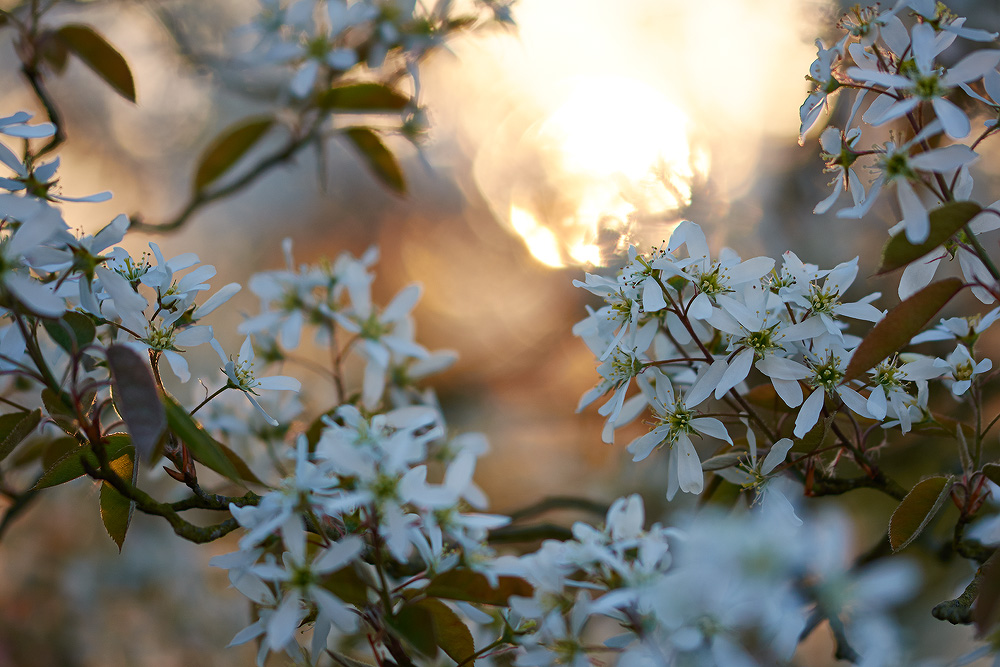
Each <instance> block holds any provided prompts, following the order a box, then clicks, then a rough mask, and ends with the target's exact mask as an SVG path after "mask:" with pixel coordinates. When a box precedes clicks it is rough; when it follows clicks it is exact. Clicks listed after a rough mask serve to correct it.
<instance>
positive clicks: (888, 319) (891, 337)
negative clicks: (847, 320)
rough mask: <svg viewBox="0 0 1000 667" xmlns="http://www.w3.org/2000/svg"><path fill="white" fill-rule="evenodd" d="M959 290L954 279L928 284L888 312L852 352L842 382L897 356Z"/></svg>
mask: <svg viewBox="0 0 1000 667" xmlns="http://www.w3.org/2000/svg"><path fill="white" fill-rule="evenodd" d="M962 287H964V283H963V282H962V281H961V280H960V279H958V278H947V279H945V280H941V281H939V282H936V283H931V284H930V285H928V286H927V287H925V288H923V289H922V290H920V291H919V292H917V293H916V294H914V295H913V296H911V297H910V298H909V299H906V300H905V301H903V302H902V303H901V304H899V305H898V306H896V307H895V308H893V309H892V310H890V311H889V312H888V313H887V314H886V316H885V317H883V318H882V319H881V320H880V321H879V322H878V324H876V325H875V327H874V328H873V329H872V330H871V331H870V332H868V335H867V336H865V338H864V340H862V341H861V344H860V345H858V347H857V349H855V350H854V354H853V355H852V356H851V361H850V363H849V364H847V370H846V372H845V373H844V380H843V381H844V382H847V381H848V380H853V379H854V378H856V377H858V376H859V375H861V374H862V373H864V372H865V371H867V370H868V369H869V368H872V367H874V366H875V364H877V363H879V362H880V361H882V360H883V359H886V358H888V357H890V356H892V355H893V354H896V353H897V352H899V351H900V350H901V349H902V348H903V347H905V346H906V345H907V344H908V343H909V342H910V339H911V338H913V337H914V336H916V335H917V334H918V333H920V330H921V329H923V328H924V326H926V325H927V323H928V322H930V321H931V318H932V317H934V316H935V315H936V314H937V312H938V311H939V310H941V309H942V308H944V306H945V304H947V303H948V302H949V301H951V299H952V297H954V296H955V295H956V294H958V293H959V291H961V289H962Z"/></svg>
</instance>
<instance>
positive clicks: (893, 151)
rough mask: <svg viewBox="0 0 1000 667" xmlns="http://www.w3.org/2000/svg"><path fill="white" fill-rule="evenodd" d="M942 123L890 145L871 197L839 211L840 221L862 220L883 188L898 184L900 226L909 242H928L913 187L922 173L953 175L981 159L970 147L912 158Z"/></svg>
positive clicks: (926, 224) (926, 223) (938, 150)
mask: <svg viewBox="0 0 1000 667" xmlns="http://www.w3.org/2000/svg"><path fill="white" fill-rule="evenodd" d="M940 127H941V125H940V122H939V121H933V122H931V123H929V124H928V125H927V126H926V127H925V128H924V129H923V130H922V131H921V132H920V133H919V134H917V135H916V136H915V137H914V138H913V139H911V140H910V141H908V142H906V143H905V144H903V145H902V146H899V147H897V146H896V145H895V144H894V143H893V142H891V141H890V142H887V143H886V145H885V150H884V152H883V153H882V154H881V155H880V156H879V161H878V165H877V167H876V170H877V172H878V176H877V177H876V178H875V181H874V182H873V183H872V185H871V188H869V190H868V196H867V197H866V198H865V200H864V201H862V202H861V203H860V204H859V205H857V206H854V207H852V208H848V209H842V210H840V211H838V212H837V217H841V218H862V217H864V215H865V214H866V213H867V212H868V210H869V209H870V208H871V206H872V204H873V203H874V202H875V200H876V199H877V198H878V195H879V193H880V192H881V190H882V187H883V185H885V184H886V183H895V185H896V197H897V200H898V202H899V208H900V210H901V211H902V212H903V220H902V222H901V225H902V227H903V229H904V230H905V232H906V238H907V240H908V241H909V242H910V243H913V244H918V243H923V242H924V241H925V240H927V236H928V234H930V221H929V219H928V216H927V209H926V207H925V206H924V204H923V202H921V201H920V197H919V196H918V194H917V192H916V191H915V190H914V184H921V183H922V180H921V178H922V177H921V175H920V173H919V172H931V173H936V174H944V173H949V172H953V171H955V170H958V169H960V168H961V167H964V166H966V165H968V164H969V163H971V162H973V161H974V160H976V159H977V158H978V157H979V156H978V154H977V153H976V152H975V151H973V150H972V149H971V148H969V147H968V146H965V145H963V144H953V145H951V146H945V147H944V148H933V149H931V150H929V151H925V152H923V153H918V154H916V155H910V151H911V150H912V149H913V147H914V146H916V145H918V144H919V143H920V142H921V141H923V140H925V139H927V138H928V137H930V136H932V135H933V134H935V133H936V132H937V131H939V129H940Z"/></svg>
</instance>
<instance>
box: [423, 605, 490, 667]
mask: <svg viewBox="0 0 1000 667" xmlns="http://www.w3.org/2000/svg"><path fill="white" fill-rule="evenodd" d="M414 605H415V606H420V607H423V608H424V609H426V610H427V612H428V613H429V614H430V616H431V625H432V626H433V628H434V637H435V639H437V645H438V647H440V649H441V650H442V651H444V652H445V653H447V654H448V657H449V658H451V659H452V660H454V661H455V662H459V663H460V662H462V661H463V660H465V659H466V658H468V657H469V656H471V655H472V654H473V653H475V652H476V647H475V645H474V643H473V641H472V633H471V632H469V628H468V627H467V626H466V625H465V623H463V622H462V619H461V618H459V617H458V614H456V613H455V612H453V611H452V610H451V609H450V608H449V607H448V605H446V604H445V603H443V602H441V601H440V600H433V599H430V598H425V599H423V600H420V601H419V602H416V603H414Z"/></svg>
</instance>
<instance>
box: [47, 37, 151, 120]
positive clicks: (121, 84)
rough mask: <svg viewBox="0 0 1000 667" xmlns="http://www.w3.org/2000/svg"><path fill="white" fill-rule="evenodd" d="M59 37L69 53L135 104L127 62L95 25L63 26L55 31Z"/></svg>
mask: <svg viewBox="0 0 1000 667" xmlns="http://www.w3.org/2000/svg"><path fill="white" fill-rule="evenodd" d="M56 37H58V38H59V40H60V41H61V42H62V43H63V44H65V45H66V48H67V49H69V51H70V53H72V54H73V55H75V56H76V57H77V58H79V59H80V60H81V61H82V62H83V64H85V65H86V66H87V67H89V68H90V69H92V70H93V71H94V73H95V74H97V75H98V76H99V77H101V78H102V79H104V80H105V81H107V82H108V84H109V85H110V86H111V87H112V88H114V89H115V92H117V93H118V94H119V95H121V96H122V97H124V98H125V99H127V100H128V101H129V102H132V103H133V104H134V103H135V81H133V79H132V71H131V70H130V69H129V67H128V63H127V62H125V59H124V58H122V55H121V54H120V53H118V51H116V50H115V47H113V46H111V45H110V44H108V41H107V40H106V39H104V38H103V37H101V36H100V35H99V34H97V32H95V31H94V29H93V28H91V27H90V26H86V25H79V24H71V25H64V26H63V27H61V28H59V29H58V30H57V31H56Z"/></svg>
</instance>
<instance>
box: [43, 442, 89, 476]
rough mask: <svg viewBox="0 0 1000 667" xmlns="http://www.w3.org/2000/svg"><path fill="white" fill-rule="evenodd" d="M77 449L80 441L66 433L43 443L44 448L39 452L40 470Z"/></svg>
mask: <svg viewBox="0 0 1000 667" xmlns="http://www.w3.org/2000/svg"><path fill="white" fill-rule="evenodd" d="M78 449H80V441H79V440H77V439H76V438H74V437H72V436H68V435H64V436H62V437H61V438H56V439H55V440H53V441H51V442H48V443H45V447H44V450H41V451H40V452H39V455H40V457H41V459H42V470H48V469H49V468H51V467H52V466H54V465H55V464H56V461H58V460H59V459H61V458H62V457H64V456H66V455H67V454H69V453H70V452H75V451H76V450H78Z"/></svg>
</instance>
